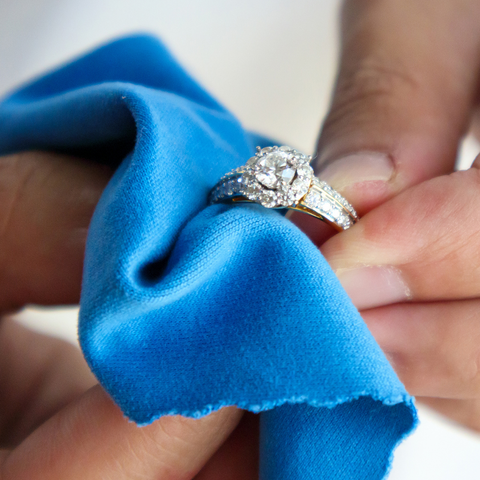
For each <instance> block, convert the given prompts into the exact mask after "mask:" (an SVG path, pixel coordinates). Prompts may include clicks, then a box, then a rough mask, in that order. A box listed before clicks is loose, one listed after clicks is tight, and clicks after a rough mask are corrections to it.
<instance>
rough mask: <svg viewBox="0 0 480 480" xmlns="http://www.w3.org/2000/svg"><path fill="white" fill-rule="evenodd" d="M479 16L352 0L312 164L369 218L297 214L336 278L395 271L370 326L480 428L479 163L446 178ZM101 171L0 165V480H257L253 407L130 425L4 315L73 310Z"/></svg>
mask: <svg viewBox="0 0 480 480" xmlns="http://www.w3.org/2000/svg"><path fill="white" fill-rule="evenodd" d="M479 21H480V3H479V2H477V1H476V0H442V1H438V2H431V1H429V0H361V1H358V0H355V1H354V0H351V1H347V2H346V3H345V5H344V8H343V14H342V54H341V61H340V66H339V74H338V79H337V83H336V88H335V91H334V95H333V99H332V106H331V110H330V112H329V114H328V116H327V118H326V121H325V123H324V126H323V129H322V132H321V135H320V137H319V142H318V164H317V171H318V172H319V174H320V176H325V177H329V176H330V177H329V178H332V179H333V180H332V182H331V183H332V185H333V186H334V187H336V188H337V189H338V190H339V191H340V192H341V193H342V194H343V195H344V196H345V197H346V198H348V199H349V201H350V202H351V203H352V204H353V205H354V206H355V207H356V209H357V210H358V211H359V212H360V213H361V214H362V217H363V218H362V219H361V221H360V222H359V223H358V224H357V225H355V226H354V227H353V228H351V229H350V230H348V231H346V232H342V233H340V234H338V235H333V231H332V230H331V229H329V227H327V226H326V225H324V224H322V223H321V222H318V221H315V220H313V221H312V220H311V219H309V218H308V217H307V216H306V215H295V216H292V220H293V221H295V222H296V223H297V224H298V225H299V226H300V227H301V228H303V229H304V230H305V231H306V232H307V234H308V235H310V237H311V238H312V240H313V241H314V242H316V243H317V244H318V245H319V247H320V248H321V250H322V252H323V253H324V254H325V256H326V258H327V260H328V261H329V262H330V264H331V266H332V268H334V269H335V271H336V272H337V273H338V275H339V278H340V279H342V272H345V271H349V270H352V269H355V268H357V267H359V266H360V267H361V266H365V265H367V266H370V267H371V266H377V267H388V268H389V269H391V271H394V272H396V274H398V276H399V278H401V279H402V282H403V283H404V285H405V292H407V291H408V297H406V298H405V299H404V301H403V302H393V303H392V302H391V301H388V299H385V298H383V300H382V298H380V297H379V298H377V299H376V302H373V303H372V302H371V305H370V306H369V308H368V309H365V310H363V311H362V312H361V313H362V315H363V318H364V319H365V321H366V323H367V325H368V326H369V328H370V330H371V332H372V333H373V335H374V336H375V338H376V339H377V341H378V342H379V344H380V346H381V347H382V349H383V350H384V351H385V353H386V355H387V356H388V357H389V359H390V360H391V362H392V364H393V366H394V368H395V369H396V371H397V373H398V375H399V377H400V379H401V380H402V381H403V382H404V384H405V385H406V387H407V389H408V390H409V392H410V393H411V394H413V395H416V396H418V397H420V398H421V399H422V400H423V401H424V402H426V403H428V404H429V405H431V406H433V407H434V408H436V409H437V410H439V411H440V412H442V413H444V414H445V415H447V416H449V417H450V418H453V419H454V420H456V421H458V422H460V423H462V424H463V425H465V426H467V427H469V428H472V429H474V430H477V431H480V367H479V365H480V346H479V345H480V342H479V340H480V318H479V317H480V314H479V311H480V309H479V307H480V268H479V266H480V255H479V253H478V244H479V241H480V226H479V225H480V218H479V217H480V214H479V213H478V212H480V171H479V168H478V167H479V166H480V161H478V160H477V161H476V162H475V164H474V165H473V167H472V168H471V169H470V170H468V171H465V172H456V173H452V172H453V168H454V162H455V154H456V150H457V147H458V142H459V140H460V139H461V137H462V135H464V134H465V133H466V132H467V131H468V130H472V131H473V132H475V131H478V127H477V122H476V117H477V99H478V93H479V89H478V86H479V81H478V80H479V78H478V72H479V71H480V30H479V29H478V27H477V26H478V24H479ZM358 152H377V153H379V154H381V155H383V157H382V158H384V160H382V162H383V163H382V162H381V163H382V165H381V169H383V170H382V171H383V173H385V169H386V165H387V163H388V165H390V167H391V169H392V175H390V176H389V177H388V178H384V179H382V178H381V177H382V175H377V176H375V175H372V174H370V177H368V178H363V179H362V172H364V171H367V167H365V168H363V164H362V162H365V159H363V160H362V158H361V156H359V157H358V159H359V162H358V165H354V164H352V157H351V156H350V160H349V161H348V162H347V163H345V162H344V161H343V160H342V159H344V157H345V156H346V155H347V156H348V155H350V154H356V153H358ZM353 158H354V159H355V158H357V157H353ZM385 158H386V159H387V160H386V161H385ZM373 163H375V162H373ZM357 167H358V172H359V173H358V178H357V181H353V182H352V181H349V182H347V181H346V180H345V179H347V178H348V177H349V175H350V176H351V172H352V171H353V170H352V169H355V168H357ZM390 167H389V168H390ZM368 169H370V173H372V165H371V164H370V163H369V166H368ZM332 172H333V176H332ZM110 175H111V172H110V171H108V170H107V169H105V168H104V167H101V166H98V165H95V164H91V163H88V162H85V161H83V160H79V159H75V158H71V157H65V156H60V155H54V154H51V153H39V152H28V153H24V154H21V155H14V156H8V157H3V158H0V272H1V274H0V312H3V316H2V320H1V323H0V382H1V385H2V388H1V389H0V448H1V450H0V480H11V479H15V480H23V479H30V478H38V479H40V480H44V479H48V480H51V479H52V480H53V479H62V480H66V479H68V480H70V479H77V478H78V479H80V478H82V479H83V478H89V479H109V478H112V479H113V478H115V479H116V480H117V479H120V480H121V479H123V478H124V479H127V478H128V479H135V478H139V479H140V478H142V479H152V480H153V479H157V478H162V480H164V479H172V480H173V479H175V480H177V479H182V480H183V479H184V480H188V479H192V478H196V479H200V480H216V479H217V478H218V479H220V478H221V479H222V480H224V479H225V478H228V479H229V480H236V479H239V480H240V479H242V480H246V479H250V478H251V479H255V478H257V477H258V473H257V471H258V422H257V417H256V416H254V415H251V414H243V415H242V412H241V411H239V410H238V409H235V408H230V407H229V408H225V409H222V410H221V411H219V412H216V413H213V414H212V415H209V416H207V417H204V418H202V419H199V420H192V419H186V418H182V417H178V416H172V417H164V418H162V419H160V420H158V421H156V422H154V423H153V424H152V425H150V426H148V427H144V428H138V427H136V426H135V425H134V424H132V423H129V422H128V421H127V420H126V419H125V418H124V417H123V416H122V414H121V412H120V411H119V409H118V408H117V407H116V406H115V405H114V404H113V402H112V401H111V400H110V398H109V397H108V395H107V394H106V393H105V392H104V391H103V390H102V388H101V387H100V386H98V385H96V381H95V379H94V378H93V377H92V375H91V373H90V372H89V370H88V368H87V366H86V365H85V362H84V361H83V359H82V357H81V354H80V352H79V351H78V350H77V349H76V348H74V347H73V346H71V345H68V344H66V343H64V342H62V341H60V340H58V339H53V338H50V337H47V336H44V335H41V334H38V333H36V332H32V331H30V330H28V329H26V328H24V327H22V326H20V325H18V324H16V323H15V322H14V321H13V320H12V319H11V318H9V316H8V314H9V312H12V311H14V310H16V309H18V308H20V307H22V306H23V305H26V304H29V303H37V304H43V305H60V304H67V303H75V302H78V298H79V293H80V280H81V268H82V259H83V253H84V244H85V236H86V230H87V228H88V223H89V220H90V218H91V215H92V212H93V209H94V207H95V204H96V202H97V201H98V198H99V196H100V195H101V192H102V190H103V188H104V186H105V184H106V183H107V181H108V179H109V177H110ZM354 286H355V285H354ZM349 289H352V284H351V283H350V285H349V286H348V288H347V291H348V290H349ZM352 298H353V296H352ZM354 301H357V300H354ZM2 363H3V366H2V365H1V364H2ZM227 472H228V473H227ZM227 475H228V476H227Z"/></svg>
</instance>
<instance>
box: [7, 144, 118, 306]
mask: <svg viewBox="0 0 480 480" xmlns="http://www.w3.org/2000/svg"><path fill="white" fill-rule="evenodd" d="M109 176H110V171H109V170H108V169H107V168H106V167H103V166H100V165H97V164H94V163H90V162H86V161H83V160H79V159H75V158H72V157H66V156H62V155H54V154H50V153H48V154H47V153H40V152H35V153H25V154H19V155H12V156H8V157H0V272H1V275H0V311H2V310H3V311H5V310H8V309H15V308H18V307H19V306H22V305H24V304H26V303H37V304H59V303H63V304H66V303H76V302H77V301H78V298H79V294H80V282H81V274H82V263H83V254H84V248H85V239H86V234H87V228H88V225H89V222H90V218H91V216H92V213H93V210H94V208H95V205H96V203H97V201H98V199H99V197H100V195H101V193H102V191H103V188H104V186H105V184H106V183H107V181H108V179H109Z"/></svg>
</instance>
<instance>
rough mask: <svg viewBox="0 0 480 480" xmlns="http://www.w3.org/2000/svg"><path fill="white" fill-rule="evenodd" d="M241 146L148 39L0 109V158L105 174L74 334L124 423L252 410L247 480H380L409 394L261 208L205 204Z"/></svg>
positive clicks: (337, 293)
mask: <svg viewBox="0 0 480 480" xmlns="http://www.w3.org/2000/svg"><path fill="white" fill-rule="evenodd" d="M255 141H257V139H256V138H255V137H254V136H253V135H250V134H249V133H247V132H246V131H245V130H244V129H243V128H242V126H241V125H240V123H239V122H238V121H237V120H236V119H235V117H234V116H233V115H232V114H230V113H229V112H228V111H227V110H226V109H225V108H224V107H222V106H221V105H220V104H219V103H218V102H217V101H216V100H215V99H213V98H212V97H211V96H210V95H209V94H208V93H206V92H205V91H204V90H203V89H202V88H201V87H200V86H199V85H198V84H197V83H196V82H195V81H194V80H192V79H191V78H190V77H189V76H188V75H187V74H186V73H185V71H184V70H183V69H182V68H181V67H180V66H179V65H178V64H177V63H176V62H175V60H174V59H173V58H172V56H171V55H170V54H169V53H168V51H167V50H166V49H165V48H164V46H163V45H162V44H161V43H160V42H159V41H158V40H156V39H155V38H152V37H149V36H142V35H140V36H133V37H128V38H125V39H120V40H117V41H115V42H113V43H111V44H108V45H106V46H103V47H101V48H99V49H97V50H95V51H93V52H91V53H89V54H87V55H86V56H84V57H83V58H80V59H77V60H75V61H73V62H72V63H70V64H68V65H65V66H63V67H61V68H59V69H58V70H56V71H54V72H51V73H49V74H47V75H45V76H44V77H42V78H40V79H37V80H35V81H34V82H32V83H30V84H28V85H26V86H23V87H22V88H20V89H19V90H18V91H16V92H14V93H12V94H11V95H10V96H8V97H7V98H5V99H4V100H3V102H2V103H1V104H0V153H2V154H7V153H12V152H17V151H20V150H27V149H44V150H51V151H61V152H69V153H73V154H77V155H82V156H84V157H88V158H93V159H96V160H97V161H103V162H108V163H110V164H111V165H114V166H115V167H116V170H115V173H114V175H113V177H112V179H111V181H110V182H109V184H108V185H107V187H106V189H105V191H104V193H103V195H102V198H101V200H100V202H99V204H98V206H97V208H96V211H95V213H94V216H93V219H92V222H91V225H90V230H89V235H88V241H87V248H86V257H85V267H84V277H83V287H82V297H81V305H80V307H81V308H80V318H79V339H80V343H81V347H82V350H83V352H84V355H85V358H86V360H87V362H88V364H89V365H90V367H91V369H92V371H93V372H94V373H95V375H96V376H97V378H98V379H99V381H100V382H101V384H102V385H103V386H104V388H105V389H106V390H107V391H108V392H109V394H110V395H111V396H112V397H113V399H114V400H115V401H116V402H117V404H118V405H119V406H120V407H121V409H122V410H123V412H124V413H125V415H126V416H128V417H129V418H130V419H131V420H133V421H135V422H137V423H138V424H140V425H144V424H148V423H150V422H152V421H154V420H155V419H157V418H159V417H160V416H162V415H170V414H182V415H188V416H193V417H200V416H202V415H205V414H208V413H209V412H212V411H214V410H217V409H219V408H222V407H223V406H226V405H237V406H239V407H241V408H244V409H247V410H250V411H252V412H262V413H261V414H260V415H261V439H260V442H261V467H260V468H261V472H260V477H261V478H262V479H264V480H273V479H275V480H283V479H285V480H287V479H288V480H297V479H298V480H300V479H301V480H308V479H320V478H321V479H349V480H354V479H367V478H368V479H370V480H374V479H382V478H384V477H385V476H386V475H387V473H388V470H389V468H390V464H391V459H392V452H393V450H394V448H395V446H396V445H397V444H398V443H399V441H400V440H401V439H402V438H404V437H405V436H406V435H407V434H408V433H409V432H410V431H411V430H412V429H413V428H414V426H415V424H416V413H415V408H414V405H413V399H412V398H411V397H410V396H409V395H408V394H407V392H406V391H405V389H404V387H403V385H402V384H401V383H400V381H399V380H398V378H397V376H396V375H395V373H394V371H393V370H392V368H391V366H390V365H389V363H388V361H387V360H386V358H385V356H384V355H383V353H382V351H381V350H380V348H379V347H378V345H377V344H376V342H375V341H374V339H373V337H372V336H371V334H370V333H369V331H368V329H367V327H366V326H365V324H364V322H363V321H362V319H361V317H360V315H359V313H358V312H357V310H356V309H355V308H354V306H353V305H352V304H351V302H350V300H349V298H348V297H347V295H346V293H345V292H344V290H343V289H342V287H341V285H340V283H339V282H338V280H337V278H336V276H335V274H334V273H333V272H332V270H331V269H330V268H329V266H328V264H327V262H326V261H325V259H324V258H323V257H322V255H321V253H320V252H319V251H318V249H317V248H316V247H315V246H314V245H313V244H312V243H311V242H310V240H309V239H308V238H307V237H306V236H305V235H304V234H303V233H302V232H300V231H299V230H298V229H297V228H296V227H295V226H294V225H292V224H291V223H290V222H288V221H287V220H286V219H284V218H283V217H282V216H281V215H280V214H279V213H278V212H276V211H272V210H268V209H265V208H263V207H261V206H258V205H244V206H234V207H232V206H227V205H214V206H208V205H207V203H206V201H207V195H208V192H209V190H210V189H211V187H212V186H213V185H214V184H215V183H216V181H217V180H218V179H219V178H220V177H221V176H222V175H223V174H224V173H226V172H227V171H228V170H231V169H232V168H235V167H238V166H240V165H242V164H244V163H245V162H246V160H247V159H248V158H249V156H251V155H252V153H253V151H254V146H255V143H254V142H255Z"/></svg>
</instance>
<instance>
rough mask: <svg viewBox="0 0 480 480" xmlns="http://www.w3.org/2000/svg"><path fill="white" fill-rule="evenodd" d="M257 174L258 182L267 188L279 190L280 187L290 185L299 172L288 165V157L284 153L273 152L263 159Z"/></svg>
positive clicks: (259, 162) (260, 161) (259, 163)
mask: <svg viewBox="0 0 480 480" xmlns="http://www.w3.org/2000/svg"><path fill="white" fill-rule="evenodd" d="M257 166H258V171H257V172H256V173H255V176H256V177H257V180H258V181H259V182H260V183H261V184H262V185H263V186H265V187H267V188H272V189H273V188H278V187H279V186H280V185H290V184H291V183H292V182H293V179H294V178H295V174H296V173H297V170H296V168H295V167H294V166H292V165H290V164H289V163H288V155H287V154H285V153H284V152H279V151H276V152H272V153H269V154H268V155H266V156H265V157H262V158H261V159H260V160H259V161H258V163H257Z"/></svg>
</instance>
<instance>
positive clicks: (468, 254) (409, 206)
mask: <svg viewBox="0 0 480 480" xmlns="http://www.w3.org/2000/svg"><path fill="white" fill-rule="evenodd" d="M479 225H480V171H479V170H478V169H477V168H471V169H470V170H466V171H461V172H455V173H453V174H451V175H448V176H443V177H438V178H434V179H432V180H429V181H427V182H425V183H423V184H421V185H417V186H415V187H413V188H411V189H409V190H407V191H405V192H403V193H402V194H400V195H398V196H397V197H395V198H393V199H391V200H390V201H388V202H387V203H385V204H383V205H381V206H379V207H378V208H376V209H375V210H372V211H371V212H369V213H368V214H367V215H365V216H364V217H363V218H362V219H361V221H360V222H359V223H358V224H357V225H355V226H353V227H352V228H350V229H349V230H347V231H345V232H343V233H341V234H340V235H336V236H335V237H333V238H331V239H330V240H328V241H327V242H326V243H325V244H324V245H323V247H322V251H323V253H324V254H325V256H326V258H327V260H328V261H329V263H330V265H331V266H332V268H333V269H334V270H335V271H336V273H337V276H338V277H339V279H340V281H341V282H342V284H343V286H344V287H345V289H346V290H347V292H348V294H349V295H350V298H351V299H352V301H353V302H354V304H355V305H356V306H357V308H359V309H367V308H373V307H376V306H380V305H386V304H389V303H395V302H400V301H405V300H412V299H413V300H417V301H420V300H447V299H452V300H453V299H460V298H474V297H477V296H480V269H479V268H478V266H479V265H480V248H479V245H480V227H479Z"/></svg>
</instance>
